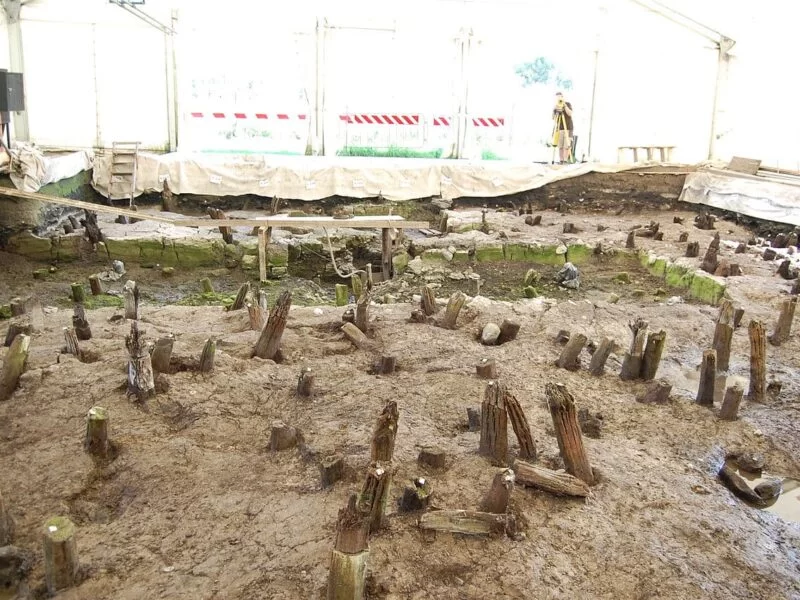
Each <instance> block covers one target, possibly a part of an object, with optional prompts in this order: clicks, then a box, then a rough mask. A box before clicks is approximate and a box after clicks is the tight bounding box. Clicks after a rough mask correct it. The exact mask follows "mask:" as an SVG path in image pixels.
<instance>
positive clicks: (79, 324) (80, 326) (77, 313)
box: [72, 304, 92, 342]
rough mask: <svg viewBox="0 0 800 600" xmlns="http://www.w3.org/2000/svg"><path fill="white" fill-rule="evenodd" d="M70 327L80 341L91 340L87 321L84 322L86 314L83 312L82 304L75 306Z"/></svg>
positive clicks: (90, 329) (90, 331) (90, 330)
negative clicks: (73, 329)
mask: <svg viewBox="0 0 800 600" xmlns="http://www.w3.org/2000/svg"><path fill="white" fill-rule="evenodd" d="M72 327H74V328H75V335H76V336H77V338H78V339H79V340H81V341H84V342H85V341H86V340H90V339H92V328H91V327H89V321H87V320H86V312H85V311H84V310H83V304H76V305H75V309H74V311H73V315H72Z"/></svg>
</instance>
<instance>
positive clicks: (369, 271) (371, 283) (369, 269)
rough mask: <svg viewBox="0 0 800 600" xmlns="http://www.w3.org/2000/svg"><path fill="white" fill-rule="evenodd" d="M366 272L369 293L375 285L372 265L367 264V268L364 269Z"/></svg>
mask: <svg viewBox="0 0 800 600" xmlns="http://www.w3.org/2000/svg"><path fill="white" fill-rule="evenodd" d="M364 270H365V271H366V272H367V290H368V291H369V290H372V288H373V286H374V285H375V282H374V281H373V279H372V263H367V265H366V267H364Z"/></svg>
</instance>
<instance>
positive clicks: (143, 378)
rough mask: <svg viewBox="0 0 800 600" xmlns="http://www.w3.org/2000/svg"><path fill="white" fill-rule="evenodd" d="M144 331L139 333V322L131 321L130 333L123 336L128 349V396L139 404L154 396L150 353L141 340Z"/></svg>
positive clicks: (154, 387)
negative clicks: (133, 397)
mask: <svg viewBox="0 0 800 600" xmlns="http://www.w3.org/2000/svg"><path fill="white" fill-rule="evenodd" d="M143 335H144V331H141V332H140V331H139V322H138V321H131V333H130V335H127V336H125V347H126V348H127V349H128V354H129V355H130V359H129V361H128V390H127V395H128V396H136V399H137V400H138V401H139V402H142V401H144V400H145V399H146V398H149V397H150V396H152V395H153V394H155V389H156V385H155V381H154V376H153V365H152V362H151V361H150V353H149V352H148V349H147V344H145V342H144V339H143Z"/></svg>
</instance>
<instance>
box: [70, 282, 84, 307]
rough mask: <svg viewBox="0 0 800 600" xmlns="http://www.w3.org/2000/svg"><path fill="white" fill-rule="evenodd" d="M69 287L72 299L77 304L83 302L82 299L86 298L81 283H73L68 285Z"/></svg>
mask: <svg viewBox="0 0 800 600" xmlns="http://www.w3.org/2000/svg"><path fill="white" fill-rule="evenodd" d="M70 289H71V290H72V293H71V295H72V301H73V302H75V303H77V304H83V302H84V300H85V299H86V292H85V290H84V289H83V284H82V283H73V284H72V285H71V286H70Z"/></svg>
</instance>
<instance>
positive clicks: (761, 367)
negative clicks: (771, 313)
mask: <svg viewBox="0 0 800 600" xmlns="http://www.w3.org/2000/svg"><path fill="white" fill-rule="evenodd" d="M747 333H748V335H749V337H750V388H749V390H748V391H747V399H748V400H750V401H751V402H764V400H765V399H766V394H767V340H766V336H765V335H764V324H763V323H762V322H761V321H750V325H749V326H748V328H747Z"/></svg>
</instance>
